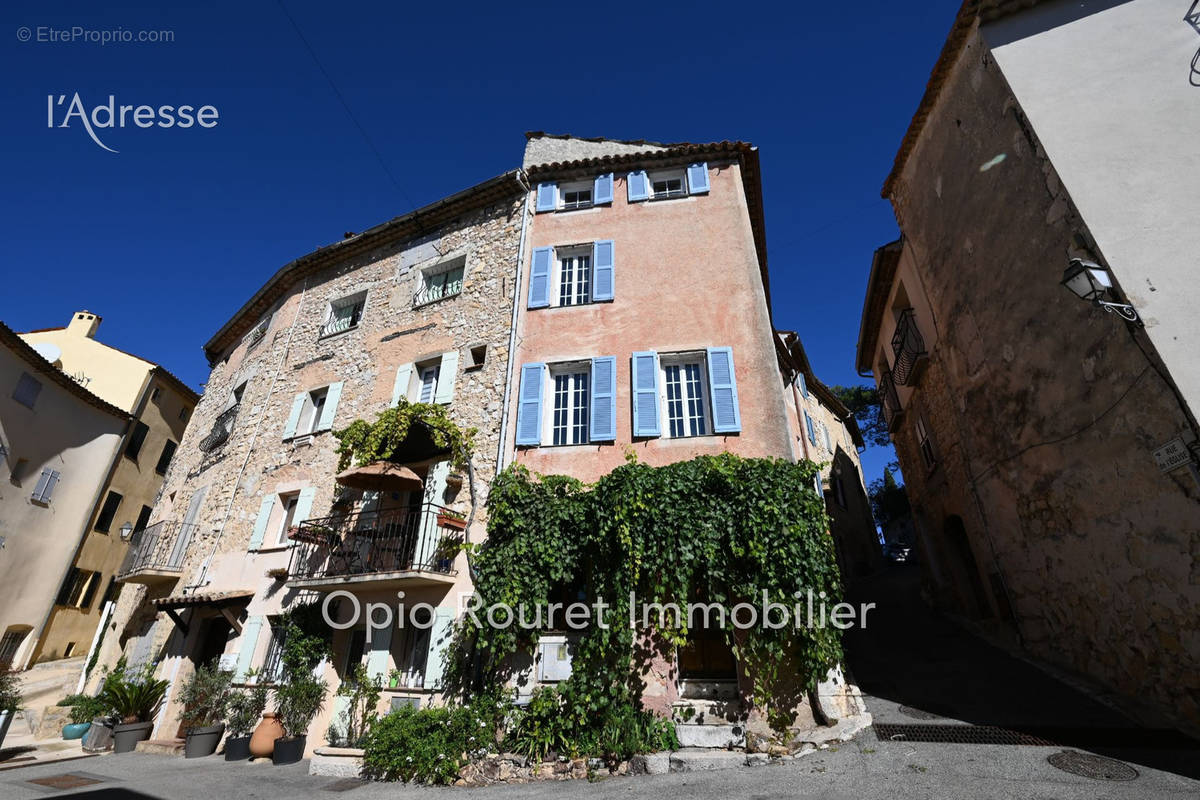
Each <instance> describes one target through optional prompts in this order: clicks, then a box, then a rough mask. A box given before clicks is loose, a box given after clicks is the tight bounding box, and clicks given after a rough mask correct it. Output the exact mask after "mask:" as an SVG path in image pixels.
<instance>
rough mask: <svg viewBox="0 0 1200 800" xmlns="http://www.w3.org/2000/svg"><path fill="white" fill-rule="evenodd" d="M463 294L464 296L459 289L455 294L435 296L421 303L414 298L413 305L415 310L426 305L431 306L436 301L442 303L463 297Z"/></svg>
mask: <svg viewBox="0 0 1200 800" xmlns="http://www.w3.org/2000/svg"><path fill="white" fill-rule="evenodd" d="M461 296H462V292H461V291H458V292H455V293H454V294H445V295H442V296H441V297H435V298H434V299H432V300H423V301H421V302H420V303H418V302H417V301H416V300H413V304H412V307H413V310H414V311H415V310H416V309H418V308H425V307H427V306H431V305H433V304H435V303H440V302H442V301H443V300H453V299H454V298H456V297H461Z"/></svg>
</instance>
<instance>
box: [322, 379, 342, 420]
mask: <svg viewBox="0 0 1200 800" xmlns="http://www.w3.org/2000/svg"><path fill="white" fill-rule="evenodd" d="M341 399H342V381H338V382H337V383H331V384H329V388H328V389H327V390H326V391H325V407H324V408H322V409H321V419H320V421H319V422H318V423H317V427H316V430H318V431H327V430H329V429H330V428H332V427H333V415H334V414H336V413H337V407H338V401H339V400H341Z"/></svg>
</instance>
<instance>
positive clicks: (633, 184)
mask: <svg viewBox="0 0 1200 800" xmlns="http://www.w3.org/2000/svg"><path fill="white" fill-rule="evenodd" d="M625 185H626V187H627V188H628V189H629V202H631V203H636V202H638V201H639V200H648V199H650V180H649V178H647V177H646V171H645V170H638V171H637V172H631V173H629V175H628V176H627V177H626V178H625Z"/></svg>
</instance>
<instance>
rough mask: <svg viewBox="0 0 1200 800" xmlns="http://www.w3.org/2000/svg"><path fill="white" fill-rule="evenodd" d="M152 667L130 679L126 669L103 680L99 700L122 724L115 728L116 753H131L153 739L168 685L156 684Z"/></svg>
mask: <svg viewBox="0 0 1200 800" xmlns="http://www.w3.org/2000/svg"><path fill="white" fill-rule="evenodd" d="M153 670H154V665H153V664H147V665H146V667H145V668H144V669H142V670H141V671H140V672H139V673H138V674H135V675H133V676H130V675H128V674H127V672H126V670H125V665H124V664H121V663H118V665H117V668H116V669H114V670H113V671H112V672H111V673H109V675H108V677H106V678H105V679H104V688H103V689H101V690H100V697H101V698H102V699H103V701H104V703H105V705H107V706H108V707H109V708H111V709H112V710H113V713H114V714H116V716H117V718H118V719H119V720H120V722H119V723H117V725H116V726H115V727H114V728H113V752H114V753H130V752H132V751H133V749H134V748H135V747H137V743H138V742H144V741H145V740H147V739H149V738H150V730H151V729H152V728H153V727H154V722H153V719H152V718H153V717H154V713H155V712H156V711H157V710H158V707H159V705H160V704H161V703H162V701H163V698H164V697H166V695H167V686H168V685H169V684H168V683H167V681H157V680H154V678H153V677H152V676H151V673H152V672H153Z"/></svg>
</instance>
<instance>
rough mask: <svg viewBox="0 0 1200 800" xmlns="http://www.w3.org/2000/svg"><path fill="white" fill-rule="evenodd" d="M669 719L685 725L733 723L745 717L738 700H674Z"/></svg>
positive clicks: (743, 707)
mask: <svg viewBox="0 0 1200 800" xmlns="http://www.w3.org/2000/svg"><path fill="white" fill-rule="evenodd" d="M671 719H673V720H675V721H676V722H679V723H683V724H685V725H733V724H737V723H740V722H742V721H743V720H745V719H746V708H745V706H743V705H742V702H741V701H740V700H676V701H675V702H674V703H671Z"/></svg>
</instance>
